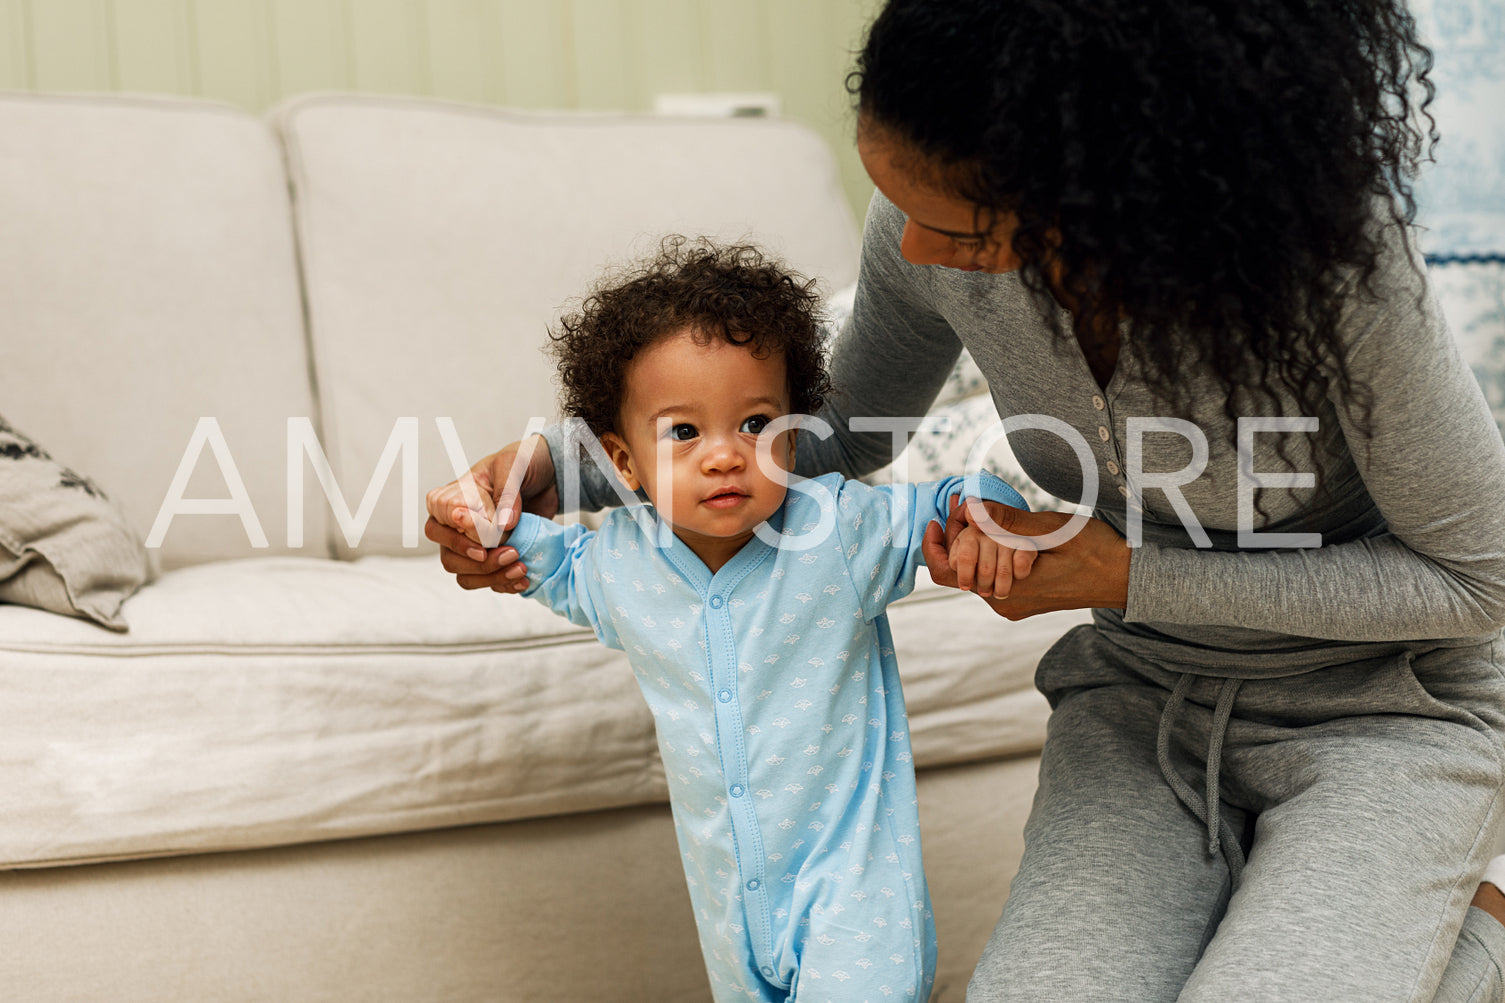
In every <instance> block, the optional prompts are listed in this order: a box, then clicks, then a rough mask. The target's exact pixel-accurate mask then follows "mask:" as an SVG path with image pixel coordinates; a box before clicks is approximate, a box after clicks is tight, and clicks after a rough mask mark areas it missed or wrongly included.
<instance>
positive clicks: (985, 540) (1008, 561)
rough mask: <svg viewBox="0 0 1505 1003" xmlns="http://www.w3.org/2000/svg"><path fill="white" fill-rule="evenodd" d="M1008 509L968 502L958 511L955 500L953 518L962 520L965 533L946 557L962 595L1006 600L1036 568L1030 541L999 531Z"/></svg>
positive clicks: (973, 501)
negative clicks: (1015, 582)
mask: <svg viewBox="0 0 1505 1003" xmlns="http://www.w3.org/2000/svg"><path fill="white" fill-rule="evenodd" d="M1006 507H1007V506H1004V505H1001V504H999V503H998V502H984V501H980V500H978V499H976V498H969V499H967V501H966V502H965V503H964V504H963V505H961V507H960V509H959V510H958V509H957V506H956V503H955V500H954V499H953V501H952V513H951V516H952V519H953V520H955V519H960V521H961V523H962V529H961V531H960V532H959V533H957V535H956V538H955V539H954V540H953V541H952V543H951V547H950V550H949V551H948V552H947V555H946V557H947V560H948V561H949V562H950V564H951V569H952V570H953V571H955V572H956V587H957V588H959V589H961V590H962V591H964V592H975V593H977V594H978V595H980V596H982V597H983V598H984V599H988V598H998V599H1004V598H1007V597H1008V594H1009V591H1010V590H1011V589H1012V588H1013V586H1014V581H1015V580H1016V579H1024V578H1028V577H1029V573H1030V570H1031V569H1032V568H1033V567H1034V566H1035V557H1036V554H1037V551H1036V550H1035V548H1034V546H1033V545H1032V544H1031V543H1030V541H1029V538H1028V537H1020V536H1014V535H1013V534H1011V533H1005V532H1003V531H1002V530H1001V529H999V524H1000V523H1005V522H1007V516H1006V515H1005V514H1004V510H1005V509H1006ZM948 528H949V527H948Z"/></svg>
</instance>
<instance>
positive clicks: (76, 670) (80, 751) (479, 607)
mask: <svg viewBox="0 0 1505 1003" xmlns="http://www.w3.org/2000/svg"><path fill="white" fill-rule="evenodd" d="M0 220H3V221H4V222H3V224H0V310H3V313H0V316H3V318H4V319H3V321H0V323H3V325H4V333H3V334H0V416H4V417H5V418H6V419H7V420H8V421H9V422H10V423H11V424H13V425H14V426H15V427H16V428H18V429H20V430H22V431H24V432H25V433H27V434H28V435H30V436H31V437H32V438H34V439H35V440H36V441H37V442H39V443H40V444H42V445H43V446H45V448H46V449H47V450H49V451H50V452H52V454H53V455H54V456H55V457H56V458H57V459H58V460H59V461H61V462H63V463H65V464H67V465H68V466H70V467H72V468H73V469H75V470H77V471H79V472H81V473H83V474H85V475H87V476H88V477H90V478H92V479H93V480H94V481H95V482H97V483H98V484H99V485H101V486H102V487H103V488H104V489H105V491H106V492H108V494H109V495H110V496H111V497H112V498H113V499H114V501H115V502H116V503H118V505H119V507H120V508H121V509H122V510H123V511H124V512H125V515H126V517H127V519H128V520H129V522H130V524H131V525H132V526H133V527H134V528H135V530H136V532H137V533H138V534H139V535H140V537H141V538H142V539H146V538H148V537H149V536H151V534H152V532H153V529H154V526H155V527H156V528H157V529H158V531H159V536H160V541H159V542H160V547H158V548H155V549H153V550H152V559H153V561H154V562H155V563H156V566H157V568H158V570H159V572H160V574H159V576H158V577H157V578H156V580H155V581H154V582H152V583H151V584H148V585H147V586H145V587H144V588H142V589H141V590H140V591H139V592H138V593H136V594H135V595H134V596H133V597H132V598H131V599H129V600H128V601H127V602H126V603H125V605H124V608H123V610H122V613H123V615H124V617H125V619H126V620H127V621H128V623H129V626H130V629H129V631H128V632H126V633H115V632H111V631H108V630H105V629H103V628H101V627H99V626H96V625H95V624H93V623H90V622H88V621H86V620H82V619H76V618H69V617H64V616H59V615H56V614H54V613H48V612H43V611H41V610H38V609H33V608H27V607H23V606H18V605H0V799H3V800H0V804H3V811H0V942H3V943H5V945H6V949H5V950H4V951H3V952H0V987H3V988H0V995H3V996H4V998H6V999H8V1000H17V1001H62V1000H88V1001H101V1000H108V1001H111V1003H133V1001H143V1003H144V1001H152V1003H160V1001H164V1000H184V1001H194V1003H213V1001H250V1000H278V1001H299V1003H303V1001H316V1000H331V1001H347V1000H349V1001H357V1000H358V1001H362V1003H374V1001H388V1000H390V1001H404V1003H409V1001H416V1000H436V1001H445V1003H456V1001H472V1000H474V1001H483V1000H484V1001H512V1000H518V1001H521V1000H563V1001H577V1000H619V1001H634V1000H654V1001H680V1000H683V1001H690V1000H704V999H706V998H707V997H708V991H707V988H706V982H705V976H704V973H703V971H702V969H701V966H700V961H699V950H698V945H697V942H696V938H695V933H694V927H693V923H692V922H691V918H690V911H689V904H688V899H687V897H686V895H685V892H684V889H683V883H682V877H681V875H680V872H679V867H678V862H677V852H676V849H675V845H674V838H673V829H672V824H671V822H670V819H669V814H668V810H667V807H666V805H665V804H664V794H665V789H664V783H663V778H662V773H661V770H660V767H659V763H658V760H657V754H656V749H655V745H654V741H653V735H652V723H651V719H650V718H649V715H648V713H647V711H646V709H645V707H644V706H643V705H642V703H641V700H640V698H639V696H638V693H637V691H636V688H635V684H634V682H633V679H632V676H631V674H630V672H629V671H628V670H627V668H626V666H625V662H624V661H623V660H622V658H621V657H620V655H619V654H618V653H615V652H609V651H606V650H604V649H602V648H600V647H599V646H598V645H596V644H595V643H594V642H593V640H592V639H591V638H590V637H589V636H588V635H586V634H584V633H582V632H581V631H579V630H577V629H575V628H573V627H572V626H570V625H569V624H568V623H566V622H564V621H563V620H559V619H556V618H555V617H554V616H552V614H550V613H548V612H547V611H545V610H544V609H542V608H541V607H539V606H537V605H536V604H534V603H531V602H527V601H525V600H521V599H517V598H512V597H501V596H497V595H494V594H491V593H489V592H483V593H467V592H463V591H462V590H460V589H459V588H457V587H456V586H455V585H454V583H453V580H452V579H451V578H450V577H449V576H448V575H446V574H445V573H444V572H443V570H442V569H441V568H440V567H439V564H438V561H437V559H436V557H435V556H434V551H433V548H432V547H431V546H430V545H429V544H427V542H426V541H421V544H420V539H421V538H420V536H419V533H418V526H419V525H420V524H421V521H422V513H421V506H422V497H421V496H422V492H423V490H425V489H426V488H428V487H431V486H434V485H436V484H439V483H442V482H444V481H447V480H449V479H450V478H451V477H452V476H453V468H452V466H451V461H450V457H449V454H448V452H447V449H446V446H445V444H444V440H443V439H442V438H441V436H440V431H439V430H440V425H441V424H442V423H441V422H438V421H436V420H438V419H452V421H453V428H454V429H455V432H456V434H457V437H458V441H459V442H460V443H462V444H463V448H464V451H465V452H466V454H468V456H469V457H470V459H474V458H475V457H477V456H479V455H480V454H481V453H483V452H485V451H487V450H488V449H490V448H494V447H496V446H498V445H501V444H503V443H505V442H508V441H511V440H512V439H514V438H516V437H517V436H518V435H519V434H520V433H521V432H522V431H523V429H524V427H525V425H526V423H527V421H528V419H529V418H531V417H534V416H551V415H553V414H554V405H553V398H554V384H553V382H552V379H551V374H550V370H549V366H548V363H547V360H546V359H545V357H544V355H543V354H542V352H541V346H542V344H543V343H544V340H545V339H544V330H545V326H546V325H547V324H548V323H549V322H550V321H551V319H552V318H553V317H554V316H556V315H557V313H558V311H559V309H560V307H561V306H562V305H563V304H565V302H566V301H567V300H568V299H569V298H571V297H572V296H577V295H579V294H580V293H581V292H582V291H583V289H584V288H585V285H586V283H587V282H588V281H589V280H591V279H592V278H593V277H594V276H595V275H596V274H597V273H598V271H599V269H600V268H601V266H602V265H603V264H605V263H607V262H612V261H622V260H623V259H624V258H626V257H628V256H630V255H631V254H633V253H641V252H643V251H645V250H648V249H650V248H651V247H652V246H653V245H654V243H655V240H656V237H657V236H658V235H659V234H662V233H664V232H670V231H680V232H686V233H708V234H717V235H721V236H724V237H739V236H750V237H752V238H754V239H757V240H759V241H761V242H763V243H765V244H767V245H768V246H770V247H771V248H773V249H774V250H776V251H777V252H779V253H780V254H782V255H784V256H785V257H786V258H787V260H788V261H789V262H790V263H791V264H792V265H793V266H794V267H796V268H798V269H801V270H802V271H805V272H806V273H808V274H812V275H816V276H819V277H821V278H822V279H823V280H824V282H825V283H826V285H827V288H830V289H835V288H838V287H841V286H843V285H846V284H848V283H850V282H851V281H852V280H853V279H854V277H855V270H856V259H857V249H858V234H857V229H856V227H855V224H854V221H853V220H852V218H851V214H850V212H849V210H848V208H847V205H846V203H845V201H844V197H843V195H842V192H841V190H840V187H839V185H838V182H837V178H836V173H835V170H834V167H833V163H832V160H831V157H830V154H829V151H828V150H827V149H826V148H825V147H824V146H823V145H822V143H821V142H820V141H819V140H818V139H817V138H816V137H815V136H814V135H813V134H812V133H810V132H808V131H807V130H804V129H802V128H800V127H797V126H795V125H792V124H789V123H783V122H776V121H771V122H748V121H731V120H726V121H715V120H684V119H654V118H647V117H623V116H604V115H593V116H587V115H583V114H568V115H565V114H560V115H539V114H525V113H512V112H506V111H499V110H494V109H480V108H472V107H465V106H458V105H451V104H443V103H439V102H427V101H417V100H402V99H374V98H362V97H349V96H315V97H310V98H304V99H300V100H296V101H294V102H291V103H290V104H288V105H285V106H283V107H281V108H280V109H278V110H276V111H275V112H274V113H272V114H271V115H270V116H268V118H267V119H265V120H263V119H260V118H257V117H253V116H251V115H248V114H245V113H242V112H239V111H236V110H233V109H231V108H228V107H224V106H220V105H217V104H210V103H203V102H193V101H179V100H165V99H164V100H158V99H145V98H104V97H86V96H56V95H53V96H48V95H21V94H13V95H0ZM967 389H968V390H976V389H977V387H976V386H975V385H970V386H968V388H967ZM982 404H983V406H986V400H985V399H982ZM203 419H213V422H205V421H203ZM305 419H306V422H305V421H304V420H305ZM290 420H291V424H290ZM290 427H291V428H292V429H293V435H294V439H293V441H294V446H293V447H291V452H290V447H289V441H290V440H289V436H290V433H289V428H290ZM304 428H307V429H309V430H311V432H312V433H313V434H316V436H317V440H318V444H319V447H320V449H322V452H323V453H324V454H327V457H328V461H329V468H330V470H331V471H332V474H333V477H334V479H335V481H336V482H337V483H338V486H339V489H340V495H341V498H342V501H343V504H345V505H347V506H348V508H349V509H350V510H352V511H355V512H356V517H354V518H346V519H344V523H345V526H344V528H342V525H341V522H342V518H341V516H340V515H336V514H335V512H336V509H338V508H339V506H337V505H332V504H331V502H330V501H328V500H326V495H325V492H324V491H323V490H322V489H321V487H320V482H319V480H318V478H317V476H316V473H315V466H314V463H313V462H312V461H311V460H310V459H309V458H308V456H307V453H306V451H305V447H306V445H307V440H305V439H301V438H298V437H297V436H298V435H299V434H300V433H299V430H300V429H304ZM216 433H217V434H216ZM196 436H203V437H204V438H200V439H196V438H195V437H196ZM389 440H390V441H392V442H394V443H396V444H397V445H398V446H401V447H402V448H401V449H400V450H399V451H398V452H397V453H394V454H391V457H390V458H393V459H394V461H395V462H394V465H393V466H392V467H391V468H390V470H389V473H390V476H389V477H387V478H386V479H385V480H383V478H382V477H380V476H378V477H376V478H374V479H373V473H374V472H375V471H377V469H378V466H379V460H380V459H381V458H382V457H383V455H384V450H385V448H386V447H387V445H388V443H389ZM195 442H197V443H198V444H199V445H202V446H203V447H204V448H203V449H202V450H201V451H199V452H197V454H196V455H197V462H196V463H192V464H191V466H192V471H193V474H192V477H191V478H190V479H189V480H188V481H187V483H186V485H183V486H182V487H181V490H179V491H178V492H177V493H176V495H175V497H177V496H180V497H182V498H186V499H215V498H220V499H224V498H227V497H231V498H234V497H237V496H242V492H243V496H242V497H243V503H241V504H240V505H239V508H240V514H224V513H221V514H193V513H188V512H179V514H177V515H175V516H174V517H173V518H172V519H171V522H170V525H167V524H162V525H158V516H159V511H160V510H161V509H162V506H163V503H164V499H166V498H168V497H169V495H173V491H172V485H173V482H174V476H175V474H177V472H178V471H179V468H180V466H182V465H183V464H184V461H185V455H186V456H187V457H188V459H189V460H190V461H192V460H193V458H194V455H195V453H194V451H193V450H190V448H189V447H190V444H191V443H195ZM216 442H221V443H223V445H224V446H225V447H226V449H227V452H226V454H225V456H226V457H227V458H228V462H227V459H226V458H217V454H216V453H215V452H214V449H213V448H212V447H213V446H214V444H215V443H216ZM290 456H291V459H290ZM232 466H233V474H232V473H231V472H230V468H231V467H232ZM185 469H186V468H185ZM300 477H301V480H302V483H303V488H302V491H301V492H299V491H296V490H293V492H292V502H291V503H290V502H289V490H290V489H289V482H290V479H291V480H293V481H295V482H296V480H297V479H298V478H300ZM237 480H238V485H237V483H236V482H237ZM372 484H374V485H375V487H374V488H373V489H372V493H371V498H372V502H373V505H374V508H371V509H370V510H369V511H368V512H366V513H364V515H365V516H366V517H367V518H366V519H365V520H364V532H363V534H361V535H360V536H359V537H358V538H357V537H356V535H355V533H354V529H355V526H356V525H357V524H359V523H361V522H362V519H361V518H360V516H361V515H362V514H363V513H361V512H360V511H359V509H360V507H361V506H360V502H361V500H362V498H363V497H364V496H365V495H366V492H367V488H368V485H372ZM378 492H379V496H378ZM299 499H301V516H299V514H298V508H299ZM186 507H188V506H179V508H186ZM247 507H249V509H250V510H251V511H252V512H254V516H255V518H254V520H250V519H247V518H243V516H244V515H245V512H246V509H247ZM4 518H5V514H4V513H3V512H0V525H3V520H4ZM290 521H291V525H292V529H291V531H290V529H289V523H290ZM252 522H254V523H255V525H252ZM164 527H165V532H162V530H163V529H164ZM258 527H259V531H260V534H261V535H263V536H264V538H265V540H264V542H265V546H255V545H253V544H254V543H256V542H261V540H260V538H259V536H258V533H257V528H258ZM347 529H348V530H350V533H349V534H348V535H347V532H346V530H347ZM1081 619H1082V615H1078V614H1066V615H1060V616H1055V617H1046V618H1040V619H1037V620H1033V621H1029V622H1026V623H1023V624H1018V625H1011V624H1008V623H1006V622H1004V621H1002V620H1000V619H998V618H996V617H994V616H992V615H991V614H990V613H988V611H987V610H986V609H985V608H984V607H983V605H982V604H981V603H980V602H978V601H977V600H976V599H973V598H970V597H967V596H963V595H961V594H958V593H953V592H947V591H942V590H939V589H935V588H932V587H922V588H920V589H919V590H917V592H916V594H915V595H914V596H913V597H911V598H910V599H908V600H906V601H905V602H904V603H903V604H901V605H900V606H899V607H897V608H896V609H895V610H894V611H893V615H892V620H893V626H894V633H895V635H896V637H897V639H898V643H899V646H900V652H899V654H900V661H901V665H902V667H903V674H904V679H905V684H906V691H907V695H908V698H909V706H910V710H911V714H912V717H913V722H912V732H913V735H914V746H915V751H916V758H917V763H918V767H919V770H920V798H921V803H920V807H921V813H922V818H923V824H924V841H925V851H926V860H927V870H928V872H929V876H930V881H931V887H932V889H933V892H934V898H935V906H936V914H937V925H938V927H939V934H940V944H941V971H940V975H939V978H938V980H937V991H936V994H935V997H934V998H935V999H936V1000H938V1001H946V1000H960V999H961V998H962V995H963V991H964V987H965V984H966V979H967V977H968V975H969V973H970V971H971V967H972V964H973V962H974V961H975V959H976V956H977V954H978V952H979V950H980V949H981V947H982V944H983V943H984V941H985V940H986V938H987V935H988V933H989V932H990V930H991V927H992V924H993V922H994V920H995V918H996V916H997V913H998V910H999V908H1000V906H1001V905H1002V902H1003V899H1004V897H1005V895H1006V891H1007V887H1008V881H1009V879H1010V877H1011V875H1012V873H1013V870H1014V867H1015V864H1016V862H1017V859H1018V855H1019V851H1020V828H1021V826H1022V824H1023V821H1024V818H1025V815H1026V812H1027V810H1028V805H1029V801H1030V798H1031V796H1032V792H1033V788H1034V779H1035V769H1036V764H1037V758H1036V754H1037V751H1038V749H1039V747H1040V744H1041V741H1042V738H1043V733H1044V723H1045V718H1046V708H1045V705H1044V701H1043V699H1041V698H1040V697H1039V696H1038V695H1037V694H1036V693H1035V692H1034V690H1033V689H1032V686H1031V681H1032V673H1033V669H1034V665H1035V662H1036V661H1037V659H1038V657H1039V654H1040V653H1041V651H1043V650H1044V648H1045V647H1046V646H1048V644H1049V643H1050V642H1051V641H1052V640H1053V639H1054V638H1055V637H1056V636H1058V635H1059V634H1060V633H1061V631H1062V630H1063V629H1065V627H1066V626H1067V625H1069V624H1070V623H1075V622H1079V621H1080V620H1081Z"/></svg>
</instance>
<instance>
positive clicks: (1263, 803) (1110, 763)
mask: <svg viewBox="0 0 1505 1003" xmlns="http://www.w3.org/2000/svg"><path fill="white" fill-rule="evenodd" d="M1344 650H1345V652H1346V653H1347V654H1350V655H1352V654H1357V655H1359V656H1360V657H1358V658H1357V659H1355V660H1351V661H1347V662H1345V663H1344V664H1338V665H1331V664H1329V665H1326V666H1324V667H1322V668H1320V669H1316V670H1314V671H1305V672H1302V673H1301V674H1298V675H1287V676H1282V677H1279V678H1251V679H1235V680H1232V681H1231V682H1230V681H1229V680H1228V679H1226V678H1219V677H1217V676H1216V675H1207V674H1205V673H1208V672H1215V671H1216V668H1215V666H1212V665H1210V664H1209V662H1210V661H1211V658H1210V657H1209V659H1207V660H1204V662H1203V664H1202V665H1200V666H1193V665H1188V664H1185V663H1182V664H1176V663H1169V662H1167V660H1166V659H1164V658H1161V657H1155V658H1153V659H1152V658H1147V657H1142V656H1143V655H1144V654H1145V652H1144V651H1143V650H1142V649H1136V648H1135V646H1134V644H1132V643H1131V644H1128V645H1127V646H1126V645H1125V643H1124V639H1123V638H1122V637H1116V638H1115V637H1110V636H1109V635H1108V634H1105V633H1104V632H1102V631H1100V630H1099V629H1098V628H1097V627H1096V626H1088V627H1080V628H1077V629H1076V630H1075V631H1073V632H1072V633H1070V634H1068V635H1067V636H1066V637H1065V638H1063V639H1062V641H1061V642H1060V643H1058V644H1057V645H1056V646H1055V648H1053V649H1052V650H1051V652H1050V653H1049V654H1048V655H1047V656H1046V658H1045V659H1044V660H1042V662H1041V665H1040V669H1039V672H1038V675H1037V677H1036V683H1037V685H1038V686H1039V688H1040V689H1041V691H1042V692H1044V693H1045V695H1046V697H1047V698H1048V699H1049V700H1050V703H1051V706H1052V707H1053V708H1054V714H1053V715H1052V717H1051V719H1050V726H1049V732H1048V737H1047V739H1046V743H1045V751H1044V753H1043V754H1042V759H1041V765H1040V787H1039V791H1038V793H1037V794H1036V796H1035V802H1034V808H1033V810H1032V811H1031V813H1030V818H1029V822H1028V824H1027V825H1026V826H1025V831H1024V834H1025V850H1024V858H1023V861H1022V863H1021V865H1020V869H1019V874H1018V875H1017V876H1016V877H1015V879H1014V883H1013V885H1012V887H1011V889H1010V892H1009V899H1008V903H1007V905H1006V906H1005V907H1004V911H1003V917H1002V919H1000V920H999V923H998V927H997V929H996V930H995V931H994V933H993V936H992V939H991V940H990V941H989V943H988V946H987V948H986V950H985V951H984V953H983V957H982V960H981V962H980V963H979V964H978V966H977V971H976V973H975V974H974V976H973V979H972V983H971V986H970V987H969V990H968V995H967V999H968V1000H969V1001H970V1003H991V1001H995V1000H1026V1001H1030V1003H1040V1001H1050V1000H1072V1001H1075V1000H1132V1001H1136V1003H1143V1001H1154V1000H1177V999H1179V1000H1291V1001H1302V1003H1307V1001H1328V1000H1355V1001H1358V1000H1363V1001H1373V1003H1380V1001H1388V1000H1430V999H1433V998H1435V999H1438V1000H1446V1001H1449V1003H1451V1001H1463V1000H1495V1001H1498V1000H1501V999H1502V998H1505V989H1502V985H1501V972H1500V963H1501V961H1502V959H1505V927H1502V926H1500V924H1498V923H1496V922H1495V921H1494V920H1493V919H1491V918H1490V917H1489V916H1488V915H1486V914H1485V913H1483V912H1480V911H1479V910H1477V909H1471V908H1469V906H1468V902H1469V899H1470V898H1471V897H1472V896H1473V893H1474V890H1475V888H1476V886H1477V884H1478V880H1479V875H1480V873H1481V872H1482V870H1483V868H1484V864H1485V863H1486V861H1487V860H1488V858H1489V855H1490V853H1491V849H1492V847H1493V845H1494V842H1495V838H1496V835H1497V831H1498V828H1499V826H1500V822H1501V804H1500V800H1501V799H1500V797H1499V795H1500V791H1501V785H1502V780H1505V743H1502V740H1501V735H1502V732H1505V644H1502V642H1501V641H1500V640H1499V639H1498V638H1496V639H1495V640H1493V641H1491V642H1487V643H1484V644H1478V643H1470V644H1466V645H1464V646H1457V647H1437V646H1429V645H1425V644H1417V645H1402V644H1394V645H1378V644H1375V645H1362V646H1355V647H1353V648H1351V649H1344ZM1198 669H1200V673H1198V672H1197V671H1196V670H1198ZM1187 673H1193V674H1190V675H1188V674H1187ZM1225 725H1226V727H1225ZM1209 761H1210V762H1211V765H1212V770H1211V771H1209V769H1208V765H1209ZM1209 772H1211V779H1212V783H1211V784H1209ZM1208 792H1210V793H1211V794H1212V797H1211V804H1212V805H1213V810H1212V811H1210V812H1209V810H1208V798H1207V793H1208ZM1214 833H1215V834H1217V838H1216V839H1214V836H1213V834H1214ZM1246 858H1247V863H1245V860H1246ZM1460 933H1461V936H1460ZM1455 943H1456V945H1457V950H1456V951H1455V949H1454V948H1455Z"/></svg>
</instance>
